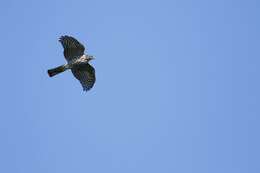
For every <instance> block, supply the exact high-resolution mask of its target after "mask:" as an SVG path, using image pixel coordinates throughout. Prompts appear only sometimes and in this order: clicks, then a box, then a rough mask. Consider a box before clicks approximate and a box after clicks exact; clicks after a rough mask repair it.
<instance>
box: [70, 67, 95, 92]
mask: <svg viewBox="0 0 260 173" xmlns="http://www.w3.org/2000/svg"><path fill="white" fill-rule="evenodd" d="M71 72H72V74H73V75H74V76H75V78H77V79H78V80H79V81H80V83H81V85H82V87H83V90H84V91H88V90H90V89H91V88H92V87H93V86H94V84H95V81H96V77H95V69H94V68H93V67H92V66H91V65H89V64H84V65H79V66H77V67H73V68H72V69H71Z"/></svg>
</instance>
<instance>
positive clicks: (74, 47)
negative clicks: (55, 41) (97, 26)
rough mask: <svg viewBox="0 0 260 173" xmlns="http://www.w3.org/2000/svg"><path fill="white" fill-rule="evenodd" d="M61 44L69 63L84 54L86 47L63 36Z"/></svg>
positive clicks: (71, 38) (73, 39)
mask: <svg viewBox="0 0 260 173" xmlns="http://www.w3.org/2000/svg"><path fill="white" fill-rule="evenodd" d="M59 42H60V43H61V44H62V46H63V48H64V51H63V54H64V57H65V59H66V60H67V61H68V62H69V61H71V60H73V59H77V58H79V57H81V56H82V55H83V54H84V51H85V47H84V46H83V45H82V44H81V43H80V42H79V41H78V40H76V39H75V38H73V37H71V36H67V35H65V36H61V37H60V39H59Z"/></svg>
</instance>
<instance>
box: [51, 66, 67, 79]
mask: <svg viewBox="0 0 260 173" xmlns="http://www.w3.org/2000/svg"><path fill="white" fill-rule="evenodd" d="M65 70H67V68H66V66H65V65H61V66H59V67H56V68H52V69H49V70H48V74H49V76H50V77H53V76H55V75H57V74H59V73H62V72H64V71H65Z"/></svg>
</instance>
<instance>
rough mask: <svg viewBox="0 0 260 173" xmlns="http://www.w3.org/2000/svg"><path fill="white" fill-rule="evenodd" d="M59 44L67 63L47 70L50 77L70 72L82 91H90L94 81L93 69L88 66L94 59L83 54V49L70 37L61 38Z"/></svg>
mask: <svg viewBox="0 0 260 173" xmlns="http://www.w3.org/2000/svg"><path fill="white" fill-rule="evenodd" d="M59 42H60V43H61V44H62V46H63V48H64V51H63V54H64V57H65V59H66V60H67V63H66V64H64V65H61V66H58V67H56V68H52V69H49V70H48V74H49V76H50V77H53V76H55V75H57V74H59V73H62V72H64V71H66V70H68V69H70V70H71V72H72V74H73V75H74V77H75V78H77V79H78V80H79V82H80V83H81V85H82V87H83V90H84V91H88V90H90V89H91V88H92V87H93V86H94V83H95V81H96V77H95V69H94V68H93V67H92V66H91V65H90V64H89V61H91V60H93V59H94V57H93V56H91V55H87V54H84V51H85V47H84V46H83V45H82V44H81V43H80V42H79V41H78V40H76V39H75V38H73V37H71V36H67V35H65V36H61V37H60V38H59Z"/></svg>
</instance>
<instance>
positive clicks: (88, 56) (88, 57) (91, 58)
mask: <svg viewBox="0 0 260 173" xmlns="http://www.w3.org/2000/svg"><path fill="white" fill-rule="evenodd" d="M93 59H95V58H94V56H92V55H87V60H88V62H89V61H91V60H93Z"/></svg>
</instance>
